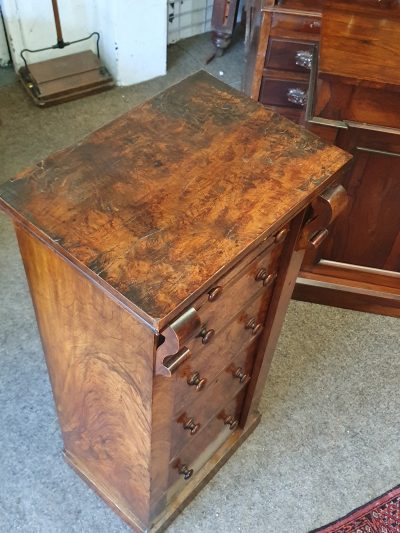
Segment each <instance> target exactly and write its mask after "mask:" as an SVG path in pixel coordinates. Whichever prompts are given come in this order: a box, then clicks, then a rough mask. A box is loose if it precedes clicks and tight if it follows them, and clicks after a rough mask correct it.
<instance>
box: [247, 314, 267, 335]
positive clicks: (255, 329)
mask: <svg viewBox="0 0 400 533" xmlns="http://www.w3.org/2000/svg"><path fill="white" fill-rule="evenodd" d="M245 327H246V329H251V334H252V335H258V334H259V333H260V331H261V330H262V328H263V326H262V324H257V319H256V318H251V319H250V320H249V321H248V322H247V324H246V326H245Z"/></svg>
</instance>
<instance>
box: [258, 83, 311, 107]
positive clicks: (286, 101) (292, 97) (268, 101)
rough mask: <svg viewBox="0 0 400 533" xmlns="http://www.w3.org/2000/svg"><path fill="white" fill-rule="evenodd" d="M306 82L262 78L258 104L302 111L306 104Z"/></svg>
mask: <svg viewBox="0 0 400 533" xmlns="http://www.w3.org/2000/svg"><path fill="white" fill-rule="evenodd" d="M307 91H308V82H307V81H301V80H277V79H270V78H266V77H265V76H264V77H263V79H262V81H261V90H260V102H261V103H262V104H265V105H271V106H282V107H288V108H290V107H294V108H298V109H302V108H304V107H305V105H306V102H307Z"/></svg>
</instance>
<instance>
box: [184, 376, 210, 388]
mask: <svg viewBox="0 0 400 533" xmlns="http://www.w3.org/2000/svg"><path fill="white" fill-rule="evenodd" d="M187 382H188V385H193V386H195V387H196V390H197V391H200V390H202V389H204V387H205V386H206V383H207V379H206V378H200V374H199V372H195V373H194V374H193V375H192V376H190V378H189V379H188V380H187Z"/></svg>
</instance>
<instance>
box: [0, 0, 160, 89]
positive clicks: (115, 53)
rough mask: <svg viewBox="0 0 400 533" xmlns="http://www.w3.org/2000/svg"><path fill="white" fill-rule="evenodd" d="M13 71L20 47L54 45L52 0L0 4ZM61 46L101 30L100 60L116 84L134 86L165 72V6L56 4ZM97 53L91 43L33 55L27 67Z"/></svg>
mask: <svg viewBox="0 0 400 533" xmlns="http://www.w3.org/2000/svg"><path fill="white" fill-rule="evenodd" d="M1 1H2V7H3V13H4V17H5V21H6V26H7V33H8V35H9V40H10V48H11V53H12V56H13V61H14V65H15V68H16V70H18V69H19V68H20V67H21V66H22V65H23V61H22V59H21V57H20V52H21V50H22V49H23V48H29V49H37V48H43V47H47V46H52V45H53V44H55V43H56V41H57V37H56V31H55V26H54V17H53V11H52V7H51V0H35V1H34V2H33V1H27V0H1ZM59 11H60V19H61V25H62V28H63V36H64V40H65V41H72V40H76V39H81V38H83V37H86V36H87V35H89V34H90V33H92V32H93V31H99V33H100V35H101V38H100V52H101V57H102V60H103V62H104V64H105V65H106V67H107V68H108V69H109V70H110V72H111V73H112V75H113V76H114V78H115V79H116V81H117V84H119V85H130V84H133V83H138V82H141V81H144V80H147V79H150V78H153V77H155V76H160V75H162V74H165V72H166V42H167V22H166V18H167V5H166V1H165V0H146V2H143V0H118V1H116V0H59ZM89 48H90V49H92V50H93V51H95V50H96V48H95V39H94V38H93V40H91V41H86V42H83V43H79V44H75V45H71V46H69V47H67V48H64V49H63V50H59V49H55V50H49V51H46V52H40V53H37V54H29V53H27V59H28V62H32V63H33V62H37V61H43V60H46V59H51V58H54V57H58V56H61V55H67V54H73V53H75V52H79V51H82V50H87V49H89Z"/></svg>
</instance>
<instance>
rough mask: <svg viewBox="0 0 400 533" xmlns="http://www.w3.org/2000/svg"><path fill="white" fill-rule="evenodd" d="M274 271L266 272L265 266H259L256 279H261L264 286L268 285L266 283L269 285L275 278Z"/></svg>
mask: <svg viewBox="0 0 400 533" xmlns="http://www.w3.org/2000/svg"><path fill="white" fill-rule="evenodd" d="M275 278H276V273H274V274H268V272H267V270H266V269H265V268H261V269H260V270H259V271H258V272H257V274H256V278H255V279H256V281H262V282H263V285H264V287H268V285H271V283H272V282H273V281H274V280H275Z"/></svg>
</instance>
